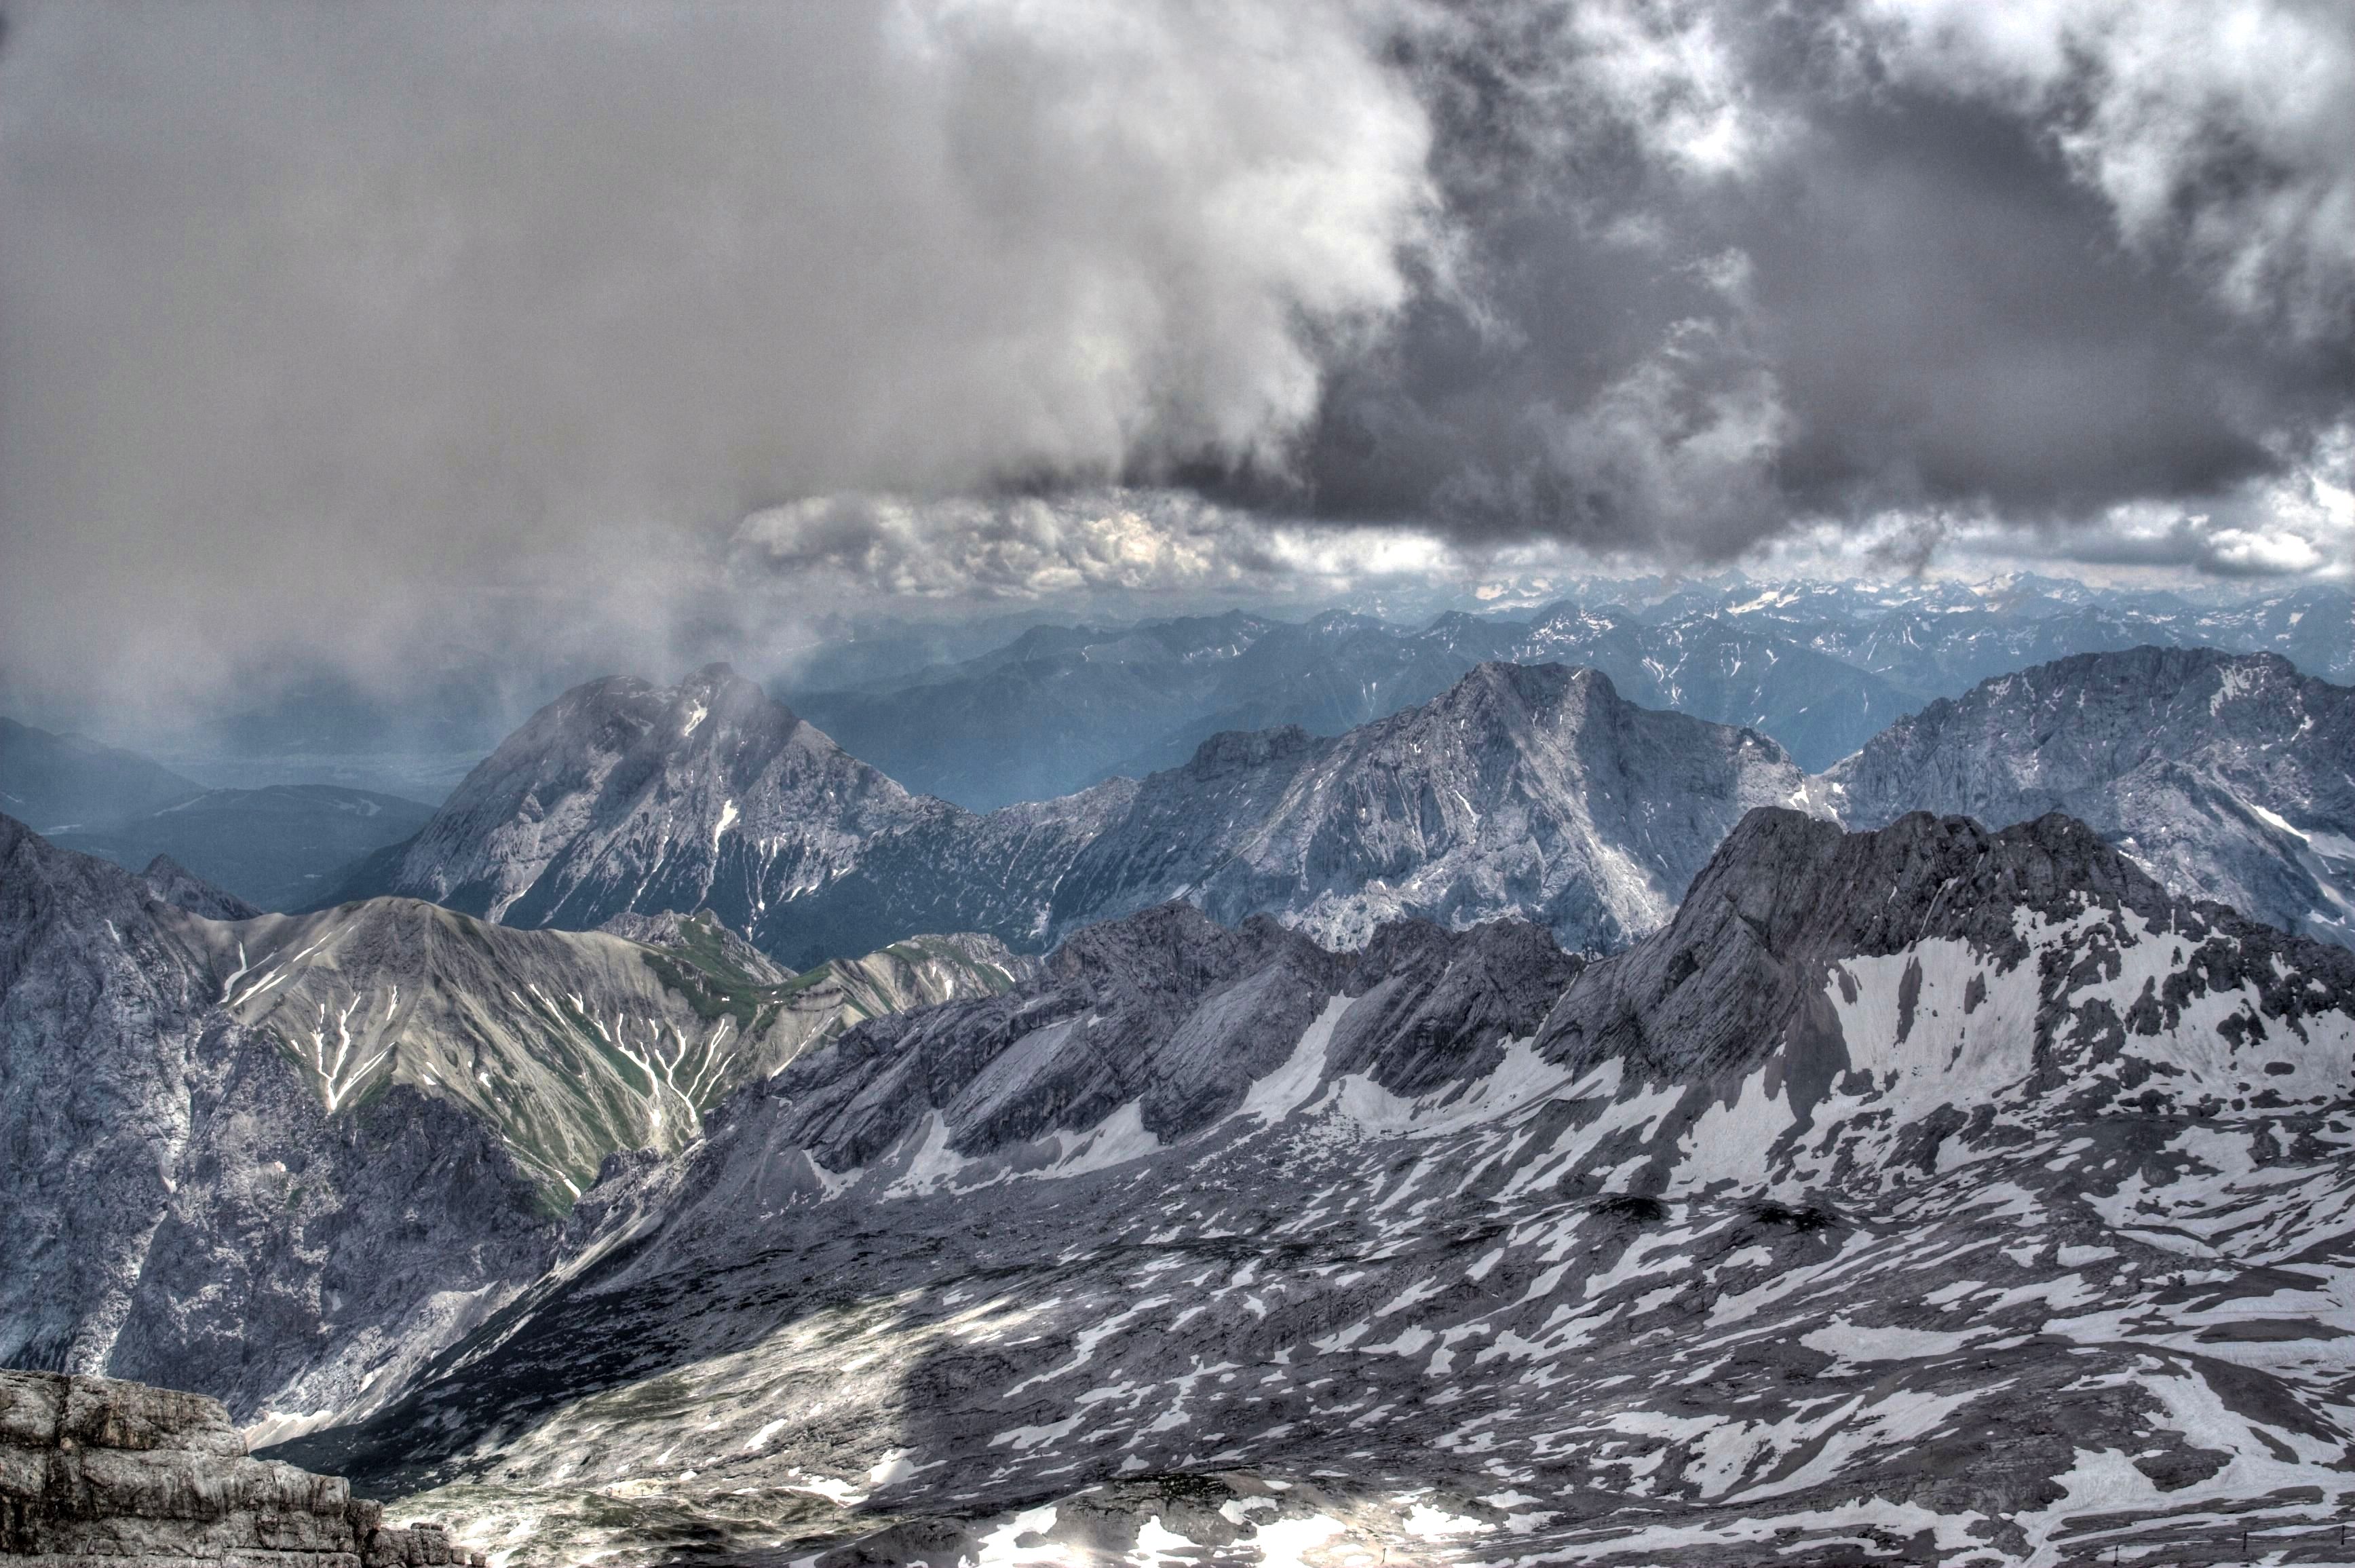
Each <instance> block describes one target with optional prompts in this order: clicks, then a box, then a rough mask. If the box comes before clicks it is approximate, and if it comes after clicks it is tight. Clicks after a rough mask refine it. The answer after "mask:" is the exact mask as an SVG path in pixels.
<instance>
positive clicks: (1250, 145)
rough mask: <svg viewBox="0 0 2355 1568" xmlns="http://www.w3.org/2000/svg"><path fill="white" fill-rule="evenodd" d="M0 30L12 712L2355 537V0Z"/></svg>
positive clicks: (947, 8) (1920, 1)
mask: <svg viewBox="0 0 2355 1568" xmlns="http://www.w3.org/2000/svg"><path fill="white" fill-rule="evenodd" d="M5 15H6V31H5V38H0V699H5V700H16V701H20V702H33V701H44V702H54V701H56V700H59V698H60V694H67V695H79V696H81V697H86V698H87V699H90V700H93V701H131V700H134V699H155V700H164V701H173V700H182V699H190V700H210V699H214V698H216V697H217V696H218V693H219V692H220V691H221V690H222V689H223V688H231V687H237V686H240V685H242V684H250V683H252V682H254V681H257V680H266V679H267V678H269V676H270V673H271V672H272V671H273V670H283V669H288V668H293V667H298V666H303V665H304V664H306V663H310V664H315V663H317V662H318V661H321V660H325V661H328V662H331V663H339V664H341V665H344V666H346V667H350V668H352V669H354V670H356V671H358V672H361V673H364V674H367V673H374V674H378V675H385V674H399V673H400V672H405V671H408V670H410V669H411V668H413V667H417V666H420V665H427V664H432V662H433V661H434V660H436V659H448V658H458V657H496V656H502V651H503V650H508V651H511V650H513V649H516V648H519V647H531V648H537V649H542V650H552V652H551V654H550V656H551V657H558V658H559V659H576V658H578V657H581V656H591V657H594V656H601V655H602V654H604V653H607V652H610V653H611V655H612V656H613V662H615V663H616V664H617V665H626V664H628V663H630V662H631V661H633V660H636V661H639V662H641V663H644V664H647V665H649V666H652V667H648V669H647V673H650V674H660V673H665V672H664V671H663V670H662V669H661V668H660V667H659V665H660V664H661V662H662V661H663V660H664V659H665V658H666V656H668V655H670V654H680V655H682V656H683V655H684V654H685V653H687V652H688V651H690V650H691V651H694V652H698V653H699V652H702V651H705V650H707V649H709V648H710V647H711V646H712V645H715V644H717V645H722V646H723V647H724V646H725V645H728V644H730V643H731V642H736V643H743V644H746V645H750V646H748V647H746V648H741V649H737V650H735V651H737V652H738V653H739V655H740V656H741V657H742V658H743V660H744V662H747V663H748V664H751V665H755V666H757V665H759V664H760V663H761V662H762V657H761V655H760V653H759V651H758V650H759V648H760V647H765V646H776V645H784V644H788V643H791V642H792V641H793V640H794V639H795V638H805V637H806V636H808V635H814V632H813V629H814V628H815V629H816V630H821V631H822V630H823V628H824V626H825V625H826V624H828V621H827V617H828V616H830V615H833V614H837V613H840V612H841V611H842V610H843V609H844V607H845V606H846V605H848V604H851V603H881V604H887V605H888V604H890V603H903V604H915V603H922V604H929V605H934V606H946V607H949V608H951V609H954V608H956V607H959V606H965V605H975V606H983V607H1003V606H1004V605H1006V604H1008V603H1039V602H1040V601H1042V600H1044V601H1049V602H1052V601H1055V600H1057V599H1058V597H1059V596H1073V595H1085V594H1090V593H1101V592H1104V591H1117V592H1125V593H1132V594H1137V595H1142V596H1144V598H1145V599H1146V600H1150V599H1151V597H1152V596H1153V595H1155V594H1167V595H1171V596H1173V602H1175V600H1176V599H1177V598H1185V597H1186V596H1188V595H1191V596H1194V597H1196V598H1199V596H1201V595H1204V594H1209V595H1218V594H1225V595H1228V596H1229V597H1231V598H1234V599H1237V600H1243V599H1248V598H1250V597H1252V596H1261V597H1266V598H1270V599H1274V600H1281V599H1283V598H1284V597H1285V596H1287V595H1292V596H1298V595H1300V594H1302V593H1303V592H1309V591H1312V590H1313V591H1317V592H1322V591H1324V590H1326V589H1328V588H1330V587H1332V586H1333V585H1335V584H1346V583H1348V581H1353V580H1356V579H1359V578H1366V577H1378V576H1380V574H1381V573H1383V572H1407V573H1413V574H1419V575H1423V576H1428V575H1429V574H1430V573H1432V572H1434V571H1442V572H1444V571H1474V572H1476V571H1480V570H1483V569H1484V567H1483V563H1484V562H1487V563H1493V562H1495V561H1497V560H1520V561H1527V560H1537V559H1549V558H1550V556H1559V557H1561V559H1564V560H1580V561H1602V562H1604V563H1615V564H1619V565H1627V564H1630V563H1646V562H1651V563H1657V564H1661V565H1665V566H1668V567H1671V568H1675V569H1687V568H1694V567H1706V566H1709V565H1711V564H1716V563H1724V562H1743V561H1747V562H1750V563H1752V564H1753V565H1756V564H1758V563H1760V562H1762V561H1768V562H1771V561H1774V560H1789V559H1792V558H1793V556H1792V552H1793V551H1794V550H1795V549H1797V550H1803V551H1804V552H1811V553H1812V555H1813V556H1814V557H1815V558H1817V559H1821V560H1833V561H1838V560H1842V559H1845V558H1846V556H1851V555H1852V556H1853V558H1854V559H1856V560H1859V561H1860V562H1863V563H1866V564H1868V565H1870V566H1871V567H1873V568H1875V569H1878V570H1885V569H1891V568H1895V569H1903V568H1908V567H1922V566H1925V565H1926V566H1927V567H1928V568H1929V569H1931V570H1939V569H1941V568H1942V567H1951V566H1954V565H1955V564H1957V563H1967V562H1968V561H1970V560H1977V559H1981V558H1984V557H1987V556H1990V555H2000V554H2002V553H2003V552H2004V551H2006V550H2010V551H2014V552H2017V553H2019V554H2020V555H2023V556H2027V557H2033V558H2037V559H2041V560H2047V561H2050V562H2055V563H2067V562H2070V561H2075V562H2078V563H2081V564H2082V565H2083V566H2085V567H2086V568H2087V569H2089V570H2099V569H2113V568H2117V567H2120V566H2132V567H2137V568H2144V569H2155V570H2171V571H2181V572H2184V573H2190V574H2197V573H2211V574H2232V575H2250V574H2257V575H2267V574H2289V575H2292V576H2296V575H2301V574H2314V573H2323V574H2333V573H2335V574H2338V575H2339V576H2342V577H2343V576H2344V575H2346V573H2347V572H2348V571H2349V556H2350V551H2351V550H2355V499H2350V494H2349V489H2350V483H2355V133H2350V126H2355V8H2350V6H2349V5H2347V4H2346V3H2345V0H2211V3H2207V4H2191V3H2188V0H2034V3H2022V4H2018V5H2000V6H1998V5H1989V4H1987V3H1985V0H1852V3H1848V4H1840V3H1821V4H1817V3H1794V4H1785V5H1771V4H1762V3H1759V0H1721V3H1711V0H1690V3H1677V4H1647V3H1643V0H1602V3H1591V4H1590V3H1573V4H1560V3H1551V0H1498V3H1497V4H1491V5H1450V4H1436V3H1434V4H1423V3H1419V0H1366V3H1362V4H1358V3H1347V0H1261V3H1257V4H1231V3H1224V0H1196V3H1176V0H1170V3H1162V0H1118V3H1116V4H1115V3H1113V0H1091V3H1088V4H1081V3H1078V0H893V3H870V0H827V3H826V4H823V5H773V6H750V5H745V6H721V5H678V6H669V5H657V4H653V3H651V0H639V3H635V4H631V5H607V6H601V5H591V4H582V3H581V0H564V3H563V4H558V5H538V6H535V5H525V4H517V3H510V4H502V5H490V6H459V5H411V4H406V3H401V4H391V3H387V4H367V3H359V4H339V5H284V4H266V5H250V6H248V5H229V4H217V3H213V0H166V3H162V4H156V5H115V4H109V3H105V0H68V3H64V4H55V5H41V4H31V5H27V4H10V5H8V6H7V8H6V13H5ZM1844 552H1845V554H1844Z"/></svg>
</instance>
